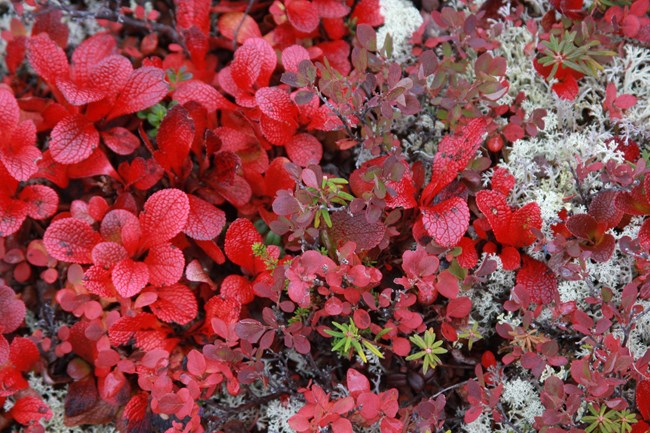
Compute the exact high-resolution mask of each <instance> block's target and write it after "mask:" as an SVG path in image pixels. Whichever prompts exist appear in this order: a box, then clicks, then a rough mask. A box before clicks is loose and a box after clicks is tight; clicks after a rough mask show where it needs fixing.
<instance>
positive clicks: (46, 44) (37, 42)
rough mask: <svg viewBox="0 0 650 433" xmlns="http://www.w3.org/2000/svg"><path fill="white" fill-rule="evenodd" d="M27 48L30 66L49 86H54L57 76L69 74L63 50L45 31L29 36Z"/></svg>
mask: <svg viewBox="0 0 650 433" xmlns="http://www.w3.org/2000/svg"><path fill="white" fill-rule="evenodd" d="M27 49H28V51H27V58H28V59H29V63H30V64H31V65H32V68H34V70H35V71H36V73H37V74H38V75H39V76H40V77H41V78H43V79H44V80H45V81H47V83H48V84H49V85H50V86H54V84H55V82H56V80H57V78H59V77H67V76H68V75H69V73H70V68H69V66H68V58H67V57H66V55H65V52H64V51H63V49H61V47H60V46H58V45H57V44H56V43H55V42H54V41H53V40H52V39H50V37H49V36H48V34H47V33H41V34H39V35H36V36H33V37H31V38H29V41H28V42H27Z"/></svg>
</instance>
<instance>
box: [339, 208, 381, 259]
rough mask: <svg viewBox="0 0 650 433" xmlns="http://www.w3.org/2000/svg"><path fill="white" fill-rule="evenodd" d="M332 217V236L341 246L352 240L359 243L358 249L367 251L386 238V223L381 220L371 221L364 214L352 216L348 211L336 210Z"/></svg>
mask: <svg viewBox="0 0 650 433" xmlns="http://www.w3.org/2000/svg"><path fill="white" fill-rule="evenodd" d="M330 217H331V219H332V228H331V229H330V236H331V237H332V239H333V240H334V241H335V242H336V244H337V245H339V246H341V245H343V244H345V243H346V242H348V241H351V242H354V243H355V244H356V245H357V248H356V250H357V251H367V250H370V249H372V248H374V247H376V246H377V245H379V243H380V242H381V241H382V240H383V239H384V235H385V233H386V227H385V226H384V224H383V223H381V222H380V221H377V222H374V223H369V222H368V221H367V220H366V217H365V215H364V214H359V215H353V216H351V215H348V213H347V212H334V213H333V214H331V216H330Z"/></svg>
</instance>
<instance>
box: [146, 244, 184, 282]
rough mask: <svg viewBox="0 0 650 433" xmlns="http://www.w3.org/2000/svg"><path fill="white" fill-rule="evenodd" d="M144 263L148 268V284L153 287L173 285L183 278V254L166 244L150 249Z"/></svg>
mask: <svg viewBox="0 0 650 433" xmlns="http://www.w3.org/2000/svg"><path fill="white" fill-rule="evenodd" d="M144 262H145V263H146V265H147V266H148V267H149V283H150V284H153V285H154V286H162V285H169V284H175V283H177V282H178V280H180V279H181V277H182V276H183V269H184V268H185V257H183V252H182V251H181V250H180V249H178V248H176V247H175V246H174V245H172V244H170V243H168V242H165V243H162V244H159V245H154V246H153V247H151V249H150V250H149V254H147V258H146V259H144Z"/></svg>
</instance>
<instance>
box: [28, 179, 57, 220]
mask: <svg viewBox="0 0 650 433" xmlns="http://www.w3.org/2000/svg"><path fill="white" fill-rule="evenodd" d="M18 199H19V200H20V201H22V202H23V203H25V204H27V215H29V217H30V218H34V219H36V220H43V219H46V218H49V217H51V216H52V215H54V214H55V213H56V210H57V209H58V207H59V195H58V194H57V193H56V191H54V190H53V189H52V188H50V187H49V186H45V185H27V186H26V187H25V188H23V190H22V191H20V194H19V195H18Z"/></svg>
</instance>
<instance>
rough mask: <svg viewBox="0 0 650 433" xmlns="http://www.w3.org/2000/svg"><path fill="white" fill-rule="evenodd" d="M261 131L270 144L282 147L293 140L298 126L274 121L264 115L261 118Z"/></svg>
mask: <svg viewBox="0 0 650 433" xmlns="http://www.w3.org/2000/svg"><path fill="white" fill-rule="evenodd" d="M260 129H261V130H262V134H264V137H265V138H266V139H267V140H269V142H270V143H272V144H275V145H277V146H282V145H284V144H285V143H287V142H288V141H289V140H291V139H292V138H293V136H294V134H295V133H296V130H297V129H298V124H297V123H296V122H282V121H279V120H274V119H272V118H270V117H269V116H267V115H265V114H262V116H261V118H260Z"/></svg>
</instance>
